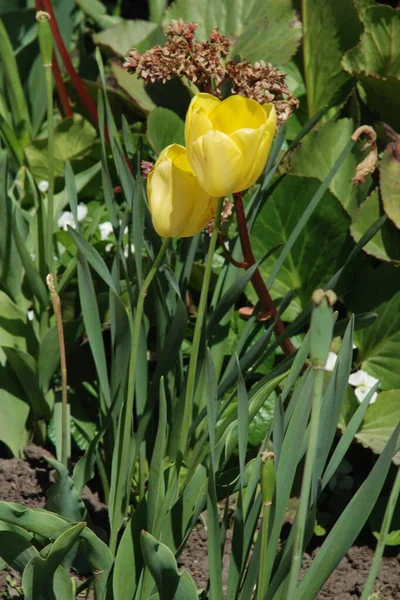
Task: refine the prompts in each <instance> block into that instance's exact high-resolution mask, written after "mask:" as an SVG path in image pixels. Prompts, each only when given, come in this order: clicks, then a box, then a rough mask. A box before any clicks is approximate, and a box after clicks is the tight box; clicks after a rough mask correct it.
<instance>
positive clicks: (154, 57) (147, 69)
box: [124, 19, 299, 124]
mask: <svg viewBox="0 0 400 600" xmlns="http://www.w3.org/2000/svg"><path fill="white" fill-rule="evenodd" d="M196 28H197V25H196V24H195V23H185V22H184V21H183V20H182V19H178V20H172V21H171V23H170V25H169V28H168V29H167V31H166V35H167V37H168V41H167V42H166V44H165V45H164V46H154V47H153V48H151V49H150V50H148V51H147V52H145V53H144V54H139V52H138V51H137V50H136V49H133V50H132V51H131V52H130V53H129V55H128V56H127V57H126V59H125V62H124V67H125V69H127V70H128V72H129V73H136V74H137V76H138V77H140V78H141V79H143V80H144V81H146V82H148V83H155V82H156V81H162V82H163V83H165V82H166V81H168V80H170V79H171V78H172V77H179V78H183V77H186V78H187V79H188V80H189V81H191V82H192V83H193V84H195V85H196V86H197V88H198V89H199V90H200V91H202V92H208V93H209V94H213V95H214V96H217V97H218V98H220V97H222V85H223V84H224V83H225V82H229V83H230V85H231V89H232V93H233V94H241V95H242V96H246V97H247V98H253V99H254V100H257V102H259V103H260V104H267V103H269V102H272V103H273V104H274V105H275V109H276V112H277V116H278V124H282V123H283V122H284V121H286V120H287V119H288V118H289V116H290V115H291V114H292V112H293V111H294V110H296V109H297V108H298V105H299V101H298V100H297V99H296V98H294V97H293V96H292V94H291V93H290V92H289V89H288V87H287V85H286V82H285V78H286V75H285V74H284V73H281V72H280V71H278V70H277V69H274V68H273V67H272V65H270V64H267V63H265V62H264V61H259V62H256V63H255V64H252V63H250V62H249V61H247V60H243V61H240V62H235V61H233V60H230V61H226V60H225V59H226V58H227V56H228V54H229V48H230V47H231V46H232V43H233V42H232V41H231V40H230V39H229V38H228V37H226V36H225V35H223V34H222V33H221V32H220V31H218V29H213V30H212V32H211V34H210V38H209V40H208V41H205V42H196V41H195V31H196Z"/></svg>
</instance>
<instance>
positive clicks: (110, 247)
mask: <svg viewBox="0 0 400 600" xmlns="http://www.w3.org/2000/svg"><path fill="white" fill-rule="evenodd" d="M113 247H114V244H107V246H106V252H111V250H112V249H113Z"/></svg>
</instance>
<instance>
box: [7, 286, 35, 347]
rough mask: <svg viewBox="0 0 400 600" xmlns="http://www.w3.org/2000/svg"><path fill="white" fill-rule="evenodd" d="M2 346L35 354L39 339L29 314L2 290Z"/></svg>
mask: <svg viewBox="0 0 400 600" xmlns="http://www.w3.org/2000/svg"><path fill="white" fill-rule="evenodd" d="M0 346H8V347H10V348H18V349H19V350H22V351H23V352H28V353H29V354H33V355H34V354H35V353H36V349H37V339H36V337H35V334H34V332H33V328H32V326H31V324H30V323H29V320H28V317H27V314H26V313H25V312H24V311H23V310H21V309H20V308H19V306H17V305H16V304H14V302H13V301H12V300H11V298H9V296H7V294H5V293H4V292H3V291H1V290H0Z"/></svg>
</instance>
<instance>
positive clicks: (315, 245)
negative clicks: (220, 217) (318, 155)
mask: <svg viewBox="0 0 400 600" xmlns="http://www.w3.org/2000/svg"><path fill="white" fill-rule="evenodd" d="M319 186H320V183H319V182H318V181H317V180H316V179H311V178H306V177H295V176H291V175H287V176H286V177H285V178H284V179H283V180H282V181H281V182H280V183H279V184H278V185H277V186H276V187H275V189H274V190H273V191H272V193H271V195H270V197H269V198H268V202H266V204H265V205H264V207H263V208H262V210H261V212H260V214H259V215H258V217H257V219H256V222H255V224H254V226H253V230H252V244H253V249H254V251H255V253H256V255H257V258H260V257H261V256H263V255H264V254H265V253H266V252H267V251H268V250H270V249H271V248H274V247H275V246H276V245H278V244H285V242H286V241H287V239H288V237H289V235H290V234H291V232H292V231H293V229H294V228H295V226H296V224H297V222H298V221H299V219H300V217H301V216H302V214H303V212H304V210H305V209H306V207H307V206H308V204H309V202H310V200H311V198H312V197H313V195H314V194H315V192H316V191H317V189H318V188H319ZM347 230H348V217H347V215H346V213H345V212H344V210H343V208H342V207H341V205H340V204H339V202H338V201H337V200H336V198H335V197H334V196H333V195H332V194H331V193H330V192H329V191H328V192H326V193H325V195H324V197H323V198H322V200H321V202H320V204H319V205H318V207H317V209H316V210H315V211H314V213H313V214H312V216H311V217H310V219H309V221H308V222H307V224H306V226H305V227H304V229H303V231H302V232H301V234H300V236H299V238H298V239H297V241H296V242H295V244H294V246H293V248H292V250H291V252H290V253H289V255H288V257H287V258H286V260H285V262H284V263H283V266H282V268H281V269H280V271H279V273H278V275H277V278H276V279H275V282H274V284H273V287H272V290H271V293H272V296H273V297H274V298H275V299H280V298H283V297H284V296H285V294H286V293H287V292H288V291H290V290H292V289H294V290H295V291H296V296H295V299H294V300H293V301H292V303H291V305H290V307H289V308H288V309H287V310H286V311H285V314H284V317H285V319H287V320H292V319H293V318H295V317H296V316H297V315H298V314H299V313H300V312H301V310H302V308H304V307H305V306H306V305H308V304H309V302H310V298H311V294H312V292H313V291H314V290H315V289H317V288H318V287H321V285H322V284H323V283H325V282H326V281H328V280H329V278H330V277H331V276H332V275H333V274H334V273H335V272H336V271H337V270H338V268H339V267H340V266H341V265H342V264H343V262H344V256H345V255H346V254H347V253H348V250H349V238H348V232H347ZM278 254H279V251H278V253H275V254H274V255H273V256H271V257H270V258H268V259H267V260H266V261H265V262H264V263H263V264H262V265H261V267H260V270H261V273H262V275H263V277H264V278H265V279H267V277H268V275H269V273H270V272H271V269H272V267H273V266H274V264H275V262H276V258H277V255H278ZM248 294H249V296H250V298H251V300H252V301H254V302H256V300H257V298H256V295H255V293H254V291H253V289H252V288H250V287H248Z"/></svg>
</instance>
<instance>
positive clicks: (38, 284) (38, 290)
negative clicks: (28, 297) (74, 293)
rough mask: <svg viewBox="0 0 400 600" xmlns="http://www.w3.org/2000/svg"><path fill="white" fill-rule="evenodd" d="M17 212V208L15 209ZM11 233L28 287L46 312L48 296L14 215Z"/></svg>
mask: <svg viewBox="0 0 400 600" xmlns="http://www.w3.org/2000/svg"><path fill="white" fill-rule="evenodd" d="M16 210H19V207H18V208H16ZM12 231H13V235H14V240H15V245H16V247H17V249H18V253H19V256H20V258H21V262H22V264H23V267H24V269H25V274H26V278H27V280H28V282H29V285H30V286H31V288H32V291H33V293H34V294H35V296H36V298H37V300H38V302H39V304H40V306H41V309H42V310H46V308H47V307H48V305H49V294H48V292H47V289H46V287H45V285H44V283H43V281H42V278H41V277H40V274H39V272H38V270H37V269H36V265H35V263H34V262H33V260H32V258H31V255H30V254H29V251H28V249H27V247H26V245H25V242H24V240H23V239H22V235H21V232H20V230H19V228H18V224H17V220H16V217H15V213H14V218H13V223H12Z"/></svg>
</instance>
